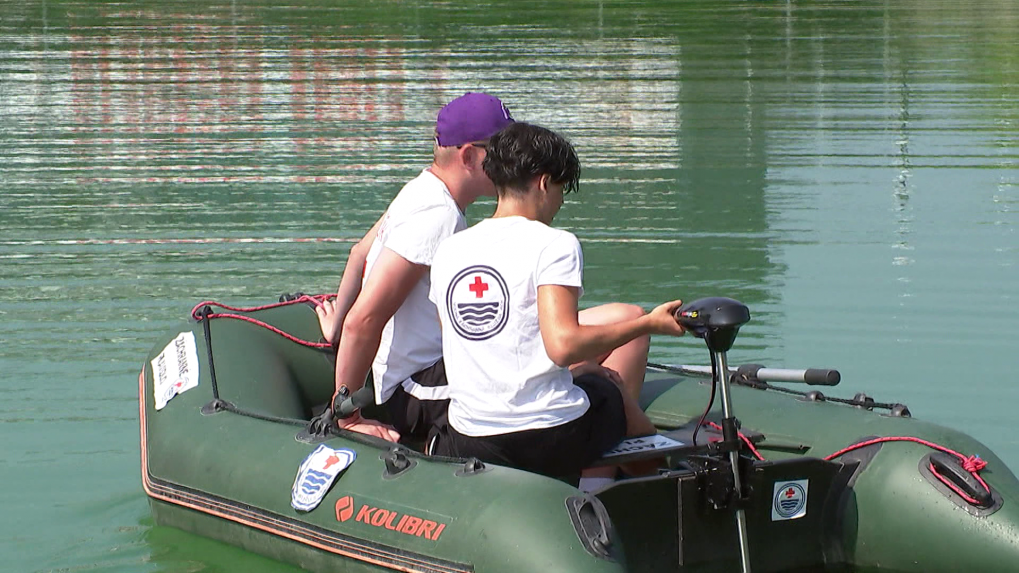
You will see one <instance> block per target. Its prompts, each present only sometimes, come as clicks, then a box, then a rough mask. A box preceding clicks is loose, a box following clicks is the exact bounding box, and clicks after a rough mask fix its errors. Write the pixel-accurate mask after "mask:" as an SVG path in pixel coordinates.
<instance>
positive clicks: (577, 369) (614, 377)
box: [570, 361, 623, 387]
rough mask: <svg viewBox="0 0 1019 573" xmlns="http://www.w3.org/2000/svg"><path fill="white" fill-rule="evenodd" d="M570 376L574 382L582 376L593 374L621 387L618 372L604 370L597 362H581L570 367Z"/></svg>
mask: <svg viewBox="0 0 1019 573" xmlns="http://www.w3.org/2000/svg"><path fill="white" fill-rule="evenodd" d="M570 374H572V375H573V379H574V380H576V379H577V378H578V377H580V376H583V375H584V374H594V375H596V376H601V377H602V378H607V379H609V380H611V381H612V382H613V383H614V384H615V385H616V386H620V387H622V386H623V377H622V376H620V375H619V372H616V371H615V370H613V369H611V368H606V367H604V366H602V365H601V364H598V363H597V362H592V361H588V362H581V363H580V364H576V365H574V366H571V367H570Z"/></svg>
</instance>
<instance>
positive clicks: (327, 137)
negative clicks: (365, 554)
mask: <svg viewBox="0 0 1019 573" xmlns="http://www.w3.org/2000/svg"><path fill="white" fill-rule="evenodd" d="M341 4H342V3H341ZM1017 30H1019V7H1017V5H1016V4H1015V3H1014V2H1010V1H1006V0H999V1H994V0H981V1H975V2H965V3H964V4H963V5H961V6H960V5H959V4H958V3H954V2H945V1H919V0H905V1H898V2H890V1H889V2H881V1H876V0H862V1H859V2H851V3H850V2H800V1H796V2H791V1H790V2H779V3H771V2H725V1H723V2H718V1H711V2H708V1H699V0H695V1H689V2H682V3H678V2H677V3H667V2H651V1H647V0H632V1H619V2H593V1H579V2H577V1H569V2H567V1H553V2H540V3H539V2H502V1H496V2H488V3H484V4H479V5H470V4H464V3H429V2H418V1H412V0H403V1H400V0H391V1H388V2H378V3H359V4H351V5H349V6H348V5H336V3H333V2H324V1H318V0H309V1H308V2H306V3H301V4H290V5H286V4H283V5H281V4H278V3H263V2H228V3H226V2H216V1H212V2H205V3H201V4H200V5H199V4H195V3H193V2H166V1H161V2H153V1H150V0H141V1H138V2H132V3H120V2H104V1H96V2H92V1H90V2H84V1H69V2H53V1H45V0H28V1H21V2H14V1H7V0H0V373H2V374H0V384H2V386H0V387H2V389H3V391H4V396H5V400H4V401H3V403H2V404H0V431H2V435H3V440H2V442H0V483H3V484H6V485H7V487H6V488H5V491H4V493H3V494H0V499H2V501H3V506H4V509H5V513H6V516H7V517H6V518H5V519H4V520H3V521H2V523H0V555H2V556H3V557H4V559H3V561H4V567H6V568H7V570H10V571H80V570H102V571H132V572H133V571H167V572H184V571H285V570H288V568H287V567H283V566H280V565H279V564H277V563H274V562H271V561H268V560H264V559H262V558H260V557H257V556H253V555H250V554H247V553H244V552H242V551H239V550H235V549H233V548H229V547H224V546H222V545H220V544H217V543H214V542H210V541H206V540H202V539H200V538H197V537H194V536H190V535H187V534H184V533H182V532H178V531H175V530H171V529H167V528H160V527H153V525H152V522H151V517H150V515H149V510H148V507H147V503H146V500H145V496H144V494H143V492H142V491H141V487H140V479H139V470H138V465H139V459H138V444H137V442H138V436H137V421H136V418H137V414H136V412H137V409H136V408H137V406H136V401H135V400H136V398H135V393H136V388H137V385H136V378H137V372H138V370H139V369H140V368H141V362H142V359H143V357H144V356H145V354H146V353H147V351H148V349H149V348H150V347H151V346H152V344H154V342H155V340H156V339H157V338H158V337H159V336H160V333H162V332H163V331H165V330H167V329H169V328H172V327H173V326H174V325H175V324H177V322H178V321H181V320H183V319H184V317H185V316H186V314H187V312H188V311H189V309H190V308H191V305H192V304H194V303H195V302H197V301H198V300H201V299H207V298H211V299H216V300H220V301H222V302H226V303H229V304H238V305H243V304H256V303H263V302H267V301H271V300H274V299H275V298H276V297H277V296H278V295H279V294H280V293H283V292H293V291H297V290H301V291H305V292H326V291H329V290H332V289H333V288H335V286H336V284H337V281H338V279H339V274H340V272H341V269H342V265H343V262H344V260H345V257H346V252H347V249H348V247H349V244H350V242H351V241H353V240H355V239H356V238H358V237H359V236H360V235H361V234H362V233H363V232H364V231H365V230H366V229H367V228H368V227H370V226H371V224H372V223H373V222H374V221H375V219H376V218H377V217H378V215H379V214H380V213H381V211H382V210H383V209H384V208H385V206H386V204H387V203H388V201H389V200H390V199H391V198H392V196H393V195H394V194H395V193H396V192H397V191H398V189H399V188H400V186H401V185H402V184H403V182H405V181H407V180H409V179H410V178H412V177H413V176H414V175H415V174H416V173H417V172H418V171H419V170H420V169H422V168H423V167H425V166H426V165H427V163H428V161H429V157H430V152H431V147H430V145H431V144H430V137H431V130H432V126H433V122H434V118H435V113H436V112H437V111H438V109H439V108H440V107H441V106H442V105H443V104H444V103H445V102H446V101H448V100H449V99H451V98H453V97H456V96H458V95H460V94H462V93H464V92H466V91H471V90H484V91H489V92H491V93H494V94H496V95H498V96H499V97H501V98H502V99H503V100H504V101H505V102H506V103H507V105H508V106H509V107H510V109H511V110H512V111H513V114H514V116H515V117H516V118H517V119H521V120H526V121H531V122H535V123H539V124H543V125H546V126H548V127H551V128H553V129H557V130H560V131H561V132H562V133H564V134H565V135H567V136H568V137H569V138H570V139H571V140H572V141H573V142H574V143H575V144H576V146H577V148H578V150H579V153H580V155H581V160H582V163H583V181H582V190H581V192H580V193H579V194H577V195H576V196H575V197H574V196H571V197H570V198H569V200H568V202H567V205H566V206H565V207H564V209H563V210H562V212H561V214H560V215H559V218H558V219H557V224H558V225H559V226H561V227H564V228H567V229H569V230H571V231H573V232H575V233H576V234H577V235H578V236H579V237H580V238H581V241H582V242H583V244H584V248H585V256H586V259H587V273H586V277H585V281H586V291H587V294H586V296H585V298H584V299H583V301H582V302H583V303H584V304H587V305H593V304H598V303H602V302H607V301H612V300H625V301H629V302H635V303H640V304H643V305H645V306H647V307H651V306H652V305H654V304H655V303H657V302H659V301H663V300H667V299H671V298H675V297H681V298H684V299H687V300H691V299H693V298H697V297H700V296H709V295H723V296H730V297H734V298H738V299H740V300H742V301H744V302H745V303H747V304H748V305H749V306H750V308H751V311H752V313H753V320H752V322H751V323H750V324H748V325H747V326H746V327H744V329H743V330H742V331H741V336H740V338H739V340H738V341H737V346H736V348H735V349H734V350H733V352H732V353H731V354H730V360H731V361H732V362H733V363H738V362H751V361H753V362H761V363H765V364H768V365H771V366H780V367H808V366H821V367H835V368H839V369H840V370H841V371H842V373H843V384H842V387H840V388H839V389H837V390H838V392H834V393H836V394H839V393H841V394H843V395H852V394H854V393H856V392H867V393H869V394H871V395H873V396H875V397H876V398H877V399H878V400H879V401H889V402H894V401H901V402H905V403H907V404H908V405H909V406H910V408H911V410H912V411H913V413H914V415H915V416H917V417H922V418H924V419H928V420H937V421H939V422H941V423H943V424H945V425H949V426H952V427H955V428H958V429H960V430H962V431H965V432H967V433H970V434H972V435H974V436H975V437H977V438H978V439H980V440H981V441H983V442H985V443H987V444H988V445H989V446H990V447H991V448H992V449H994V450H995V451H996V452H997V453H998V454H999V455H1000V456H1001V457H1002V458H1003V459H1004V460H1005V461H1006V462H1007V463H1009V464H1010V465H1011V467H1012V468H1019V440H1016V438H1015V437H1014V436H1013V435H1011V434H1010V433H1008V432H1007V430H1008V429H1011V428H1012V426H1013V425H1014V422H1015V420H1016V415H1015V413H1014V412H1013V407H1014V406H1013V405H1014V404H1016V403H1017V398H1019V390H1017V387H1016V385H1015V384H1013V383H1012V381H1011V378H1010V373H1011V372H1015V371H1016V369H1017V367H1019V362H1017V355H1016V352H1015V349H1016V344H1017V341H1019V327H1017V323H1019V310H1017V309H1019V306H1017V301H1016V285H1017V284H1019V268H1017V259H1019V252H1017V244H1019V241H1017V236H1016V233H1017V231H1016V230H1017V226H1019V217H1017V212H1019V171H1017V158H1019V90H1017V84H1019V48H1017V47H1016V46H1017V45H1019V42H1017V37H1016V35H1017V34H1016V31H1017ZM492 208H493V203H492V202H491V201H482V202H480V203H478V204H476V205H475V206H473V207H472V209H471V211H470V212H469V218H470V219H472V220H478V219H480V218H482V217H485V216H486V215H488V214H490V213H491V211H492ZM652 359H653V360H656V361H660V362H671V363H704V362H705V361H706V359H707V354H706V351H705V350H703V349H702V348H701V346H699V344H698V343H697V342H696V341H694V340H692V339H685V340H657V341H656V343H655V347H654V348H653V351H652ZM736 406H737V408H738V404H737V405H736ZM737 413H738V411H737Z"/></svg>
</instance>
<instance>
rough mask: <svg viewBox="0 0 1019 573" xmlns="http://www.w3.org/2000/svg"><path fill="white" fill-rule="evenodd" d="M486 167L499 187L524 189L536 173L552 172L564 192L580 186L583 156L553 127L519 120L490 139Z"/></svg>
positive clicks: (502, 189) (547, 173) (503, 190)
mask: <svg viewBox="0 0 1019 573" xmlns="http://www.w3.org/2000/svg"><path fill="white" fill-rule="evenodd" d="M487 147H488V152H487V154H486V155H485V161H484V162H483V163H482V167H483V168H484V169H485V174H486V175H488V178H489V179H491V180H492V183H494V184H495V188H496V191H497V192H498V193H499V194H500V195H502V194H503V193H504V192H505V191H522V190H525V189H527V185H528V184H529V183H530V182H531V180H533V179H534V178H535V177H539V176H541V175H548V176H549V178H550V179H551V180H552V182H553V183H558V184H562V185H563V193H569V192H570V191H576V190H577V189H578V188H579V187H580V159H579V158H578V157H577V152H576V151H575V150H574V149H573V145H572V144H571V143H570V142H569V141H567V140H566V138H564V137H563V136H561V135H559V134H557V133H555V132H554V131H552V130H550V129H546V128H544V127H541V126H538V125H532V124H529V123H523V122H519V121H518V122H516V123H513V124H510V125H508V126H506V127H505V128H503V129H502V131H500V132H499V133H496V134H495V135H493V136H492V137H491V138H490V139H489V140H488V146H487Z"/></svg>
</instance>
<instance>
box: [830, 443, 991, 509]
mask: <svg viewBox="0 0 1019 573" xmlns="http://www.w3.org/2000/svg"><path fill="white" fill-rule="evenodd" d="M885 442H913V443H917V444H921V445H924V446H927V447H928V448H931V449H933V450H937V451H939V452H944V453H946V454H950V455H953V456H955V457H956V458H958V459H959V461H960V462H962V469H964V470H966V471H967V472H969V473H970V475H972V476H973V477H974V478H976V480H977V481H978V482H980V485H981V486H983V488H984V489H985V490H986V491H987V493H991V486H989V485H987V482H985V481H984V480H983V478H981V477H980V475H979V473H978V472H980V470H982V469H984V468H985V467H987V462H986V461H984V460H982V459H980V456H968V457H967V456H964V455H962V454H960V453H959V452H957V451H955V450H952V449H949V448H946V447H945V446H942V445H939V444H935V443H934V442H928V441H927V440H923V439H920V438H913V437H910V436H886V437H884V438H874V439H872V440H866V441H863V442H860V443H858V444H853V445H851V446H849V447H846V448H843V449H841V450H839V451H837V452H835V453H834V454H831V455H829V456H826V457H825V458H824V460H825V461H829V462H830V461H831V460H833V459H835V458H837V457H840V456H842V455H844V454H847V453H849V452H851V451H853V450H858V449H860V448H865V447H867V446H872V445H874V444H881V443H885ZM930 470H931V473H932V474H933V475H934V477H936V478H938V480H939V481H941V482H942V483H943V484H945V485H946V486H947V487H948V488H949V489H951V490H952V491H954V492H955V493H956V494H958V495H959V497H961V498H963V499H965V500H966V501H967V502H969V503H971V504H973V505H979V503H980V502H979V501H977V500H976V499H974V498H972V497H970V496H969V495H967V494H966V493H965V492H963V491H962V490H960V489H959V488H958V487H956V485H955V484H953V483H952V482H951V481H950V480H949V479H948V478H946V477H945V476H943V475H941V474H940V473H939V472H938V471H937V470H936V469H935V468H934V464H931V465H930Z"/></svg>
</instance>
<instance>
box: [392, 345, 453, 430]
mask: <svg viewBox="0 0 1019 573" xmlns="http://www.w3.org/2000/svg"><path fill="white" fill-rule="evenodd" d="M410 379H411V380H413V381H414V382H417V383H418V384H420V385H421V386H425V387H428V388H434V387H437V386H446V385H447V382H446V366H445V364H443V362H442V359H439V361H438V362H436V363H435V364H432V365H431V366H429V367H428V368H425V369H424V370H422V371H420V372H418V373H416V374H414V375H413V376H411V377H410ZM386 410H387V411H388V413H389V422H390V424H392V425H393V428H395V429H396V431H397V432H400V435H401V436H406V437H412V438H424V439H431V437H432V436H433V435H434V434H435V432H436V431H438V429H439V428H440V427H443V426H445V425H446V414H447V411H448V410H449V399H448V398H447V399H444V400H422V399H420V398H417V397H416V396H413V395H412V394H410V393H408V392H407V391H406V390H405V389H404V388H403V386H397V387H396V390H395V391H394V392H393V395H392V396H390V398H389V399H388V400H386Z"/></svg>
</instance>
